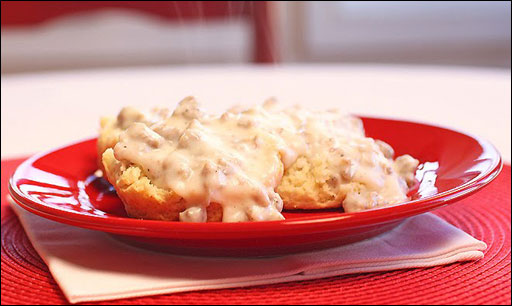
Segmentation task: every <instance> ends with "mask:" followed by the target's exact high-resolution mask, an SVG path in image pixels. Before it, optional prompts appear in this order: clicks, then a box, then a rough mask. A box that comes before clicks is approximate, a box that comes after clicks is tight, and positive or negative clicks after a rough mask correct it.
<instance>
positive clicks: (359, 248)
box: [11, 201, 487, 303]
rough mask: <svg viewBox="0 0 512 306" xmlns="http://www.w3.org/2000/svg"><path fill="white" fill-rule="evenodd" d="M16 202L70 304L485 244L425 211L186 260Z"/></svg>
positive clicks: (418, 263) (421, 263)
mask: <svg viewBox="0 0 512 306" xmlns="http://www.w3.org/2000/svg"><path fill="white" fill-rule="evenodd" d="M11 204H12V207H13V208H14V210H15V212H16V214H17V215H18V217H19V219H20V221H21V224H22V226H23V227H24V229H25V231H26V233H27V235H28V237H29V239H30V241H31V242H32V245H33V246H34V248H35V249H36V251H37V252H38V253H39V255H40V256H41V257H42V259H43V260H44V261H45V262H46V264H47V265H48V268H49V270H50V272H51V274H52V275H53V277H54V279H55V280H56V282H57V283H58V284H59V286H60V288H61V289H62V291H63V293H64V295H65V296H66V297H67V299H68V300H69V301H70V302H71V303H78V302H85V301H100V300H110V299H119V298H127V297H137V296H148V295H155V294H164V293H175V292H184V291H193V290H206V289H218V288H233V287H243V286H253V285H263V284H274V283H282V282H290V281H297V280H309V279H317V278H323V277H330V276H336V275H342V274H349V273H362V272H374V271H385V270H395V269H405V268H419V267H431V266H436V265H444V264H449V263H453V262H457V261H469V260H477V259H480V258H482V257H483V253H482V251H483V250H485V249H486V247H487V246H486V244H485V243H484V242H482V241H479V240H476V239H475V238H473V237H471V236H470V235H468V234H466V233H465V232H463V231H462V230H460V229H458V228H456V227H454V226H452V225H450V224H449V223H447V222H445V221H444V220H442V219H440V218H439V217H437V216H435V215H433V214H429V213H427V214H423V215H419V216H415V217H412V218H409V219H407V220H405V221H404V222H402V223H401V224H400V225H399V226H397V227H396V228H395V229H393V230H391V231H389V232H387V233H384V234H381V235H380V236H377V237H374V238H371V239H368V240H364V241H361V242H357V243H353V244H350V245H345V246H340V247H336V248H332V249H327V250H321V251H315V252H311V253H301V254H290V255H286V256H278V257H267V258H208V257H188V256H180V255H171V254H167V253H158V252H154V251H149V250H144V249H139V248H136V247H132V246H129V245H126V244H124V243H122V242H119V241H117V240H115V239H114V238H112V237H111V236H110V235H108V234H106V233H103V232H99V231H94V230H88V229H83V228H79V227H73V226H69V225H65V224H61V223H57V222H54V221H50V220H47V219H44V218H42V217H39V216H37V215H34V214H31V213H30V212H28V211H26V210H24V209H23V208H21V207H19V206H18V205H17V204H14V203H13V202H12V201H11Z"/></svg>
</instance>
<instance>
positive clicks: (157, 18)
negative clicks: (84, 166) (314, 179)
mask: <svg viewBox="0 0 512 306" xmlns="http://www.w3.org/2000/svg"><path fill="white" fill-rule="evenodd" d="M1 14H2V15H1V39H2V48H1V76H2V84H1V89H2V90H1V96H2V103H1V109H2V112H1V117H2V120H1V125H2V129H1V133H2V137H1V141H2V146H1V151H2V157H3V158H5V157H6V156H20V155H28V154H33V153H34V152H38V151H42V150H46V149H50V148H53V147H56V146H60V145H63V144H65V143H67V142H71V141H76V140H77V139H81V138H85V137H94V136H95V135H96V133H97V130H98V118H100V117H101V116H105V115H115V114H116V113H117V112H118V111H119V109H120V108H121V107H123V106H126V105H132V106H134V107H137V108H141V109H146V108H149V107H151V106H155V105H161V106H166V107H169V108H171V109H172V108H174V105H175V104H176V103H177V102H178V101H180V100H181V99H182V98H183V97H185V96H188V95H194V96H196V97H197V98H198V100H199V101H200V103H201V105H202V106H203V107H204V108H205V109H206V111H208V112H214V113H217V112H221V111H223V110H225V109H226V108H228V107H230V106H232V105H234V104H248V105H249V104H257V103H261V102H262V101H263V100H264V99H266V98H268V97H276V98H277V99H278V100H279V101H280V103H282V104H283V105H291V104H296V103H299V104H302V105H305V106H314V107H315V108H318V109H328V108H334V107H335V108H340V109H341V110H343V111H345V112H351V113H353V114H360V115H367V116H375V117H388V118H389V117H391V118H397V119H403V120H412V121H420V122H428V123H432V124H437V125H443V126H446V127H451V128H455V129H458V130H462V131H466V132H469V133H474V134H476V135H480V136H482V137H484V138H486V139H489V140H490V141H491V142H492V143H494V144H495V145H496V146H497V147H498V148H499V150H500V151H501V152H502V154H503V156H504V158H505V160H507V161H510V156H511V144H510V141H511V109H510V108H511V103H510V102H511V96H510V95H511V77H510V54H511V39H510V31H511V3H510V1H442V2H441V1H439V2H437V1H406V2H402V1H334V2H333V1H329V2H327V1H326V2H322V1H300V2H299V1H62V2H59V1H1ZM63 127H65V128H63Z"/></svg>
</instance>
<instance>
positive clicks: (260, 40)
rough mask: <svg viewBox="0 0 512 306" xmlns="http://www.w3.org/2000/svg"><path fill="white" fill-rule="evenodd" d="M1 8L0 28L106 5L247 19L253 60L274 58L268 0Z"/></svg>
mask: <svg viewBox="0 0 512 306" xmlns="http://www.w3.org/2000/svg"><path fill="white" fill-rule="evenodd" d="M1 7H2V20H1V24H2V27H4V26H8V27H14V26H35V25H37V24H39V23H42V22H45V21H47V20H51V19H54V18H58V17H60V16H64V15H72V14H77V13H82V12H92V11H99V10H102V9H106V8H117V9H127V10H137V11H139V12H144V13H147V14H152V15H154V16H156V17H159V18H163V19H165V20H175V19H188V20H193V19H201V20H208V19H214V18H248V19H249V20H250V22H251V24H252V28H253V31H254V47H255V48H254V50H253V52H254V53H253V61H254V62H256V63H274V62H276V61H277V54H276V52H277V48H276V47H275V46H276V44H275V43H276V42H275V41H274V35H273V31H272V26H271V24H270V16H269V13H270V11H269V2H268V1H2V2H1Z"/></svg>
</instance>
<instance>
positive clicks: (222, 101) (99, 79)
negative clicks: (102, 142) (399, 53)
mask: <svg viewBox="0 0 512 306" xmlns="http://www.w3.org/2000/svg"><path fill="white" fill-rule="evenodd" d="M510 84H511V81H510V70H499V69H483V68H442V67H431V66H424V67H422V66H418V67H414V66H385V65H383V66H378V65H305V66H200V67H193V66H192V67H182V68H168V67H162V68H124V69H121V68H120V69H108V70H107V69H106V70H90V71H70V72H60V73H42V74H26V75H15V76H2V88H1V89H2V90H1V92H2V93H1V95H2V105H1V107H2V115H1V117H2V118H1V119H2V120H1V125H2V158H7V157H17V156H20V155H29V154H33V153H35V152H38V151H41V150H46V149H50V148H54V147H56V146H60V145H63V144H66V143H69V142H73V141H76V140H77V139H81V138H85V137H89V136H94V135H95V134H96V133H97V130H98V125H99V124H98V119H99V117H100V116H104V115H112V116H114V115H116V114H117V113H118V112H119V110H120V108H121V107H122V106H125V105H133V106H136V107H142V108H144V107H145V108H148V107H151V106H155V105H167V106H170V107H174V106H175V105H176V104H177V103H178V102H179V101H180V100H181V99H182V98H184V97H185V96H187V95H195V96H196V97H197V98H198V99H199V101H200V103H202V105H203V106H204V107H205V108H206V109H207V110H208V111H213V112H220V111H222V110H225V109H226V108H227V107H229V106H232V105H233V104H235V103H240V104H257V103H261V102H262V101H263V100H264V99H266V98H268V97H272V96H274V97H276V98H277V99H278V100H279V101H281V102H282V103H283V104H285V105H291V104H295V103H298V104H301V105H306V106H308V105H309V106H314V107H315V108H319V109H327V108H332V107H338V108H340V109H342V110H343V111H346V112H351V113H355V114H361V115H368V116H378V117H392V118H399V119H404V120H414V121H420V122H427V123H433V124H438V125H443V126H447V127H450V128H455V129H458V130H462V131H466V132H469V133H473V134H476V135H479V136H482V137H484V138H486V139H488V140H490V141H491V142H492V143H493V144H495V145H496V146H497V148H498V149H499V150H500V151H501V153H502V155H503V157H504V159H505V160H506V161H508V162H510V160H511V159H510V156H511V151H510V146H511V142H510V138H511V130H510V124H511V123H510V122H511V117H510V116H511V105H510V101H511V85H510Z"/></svg>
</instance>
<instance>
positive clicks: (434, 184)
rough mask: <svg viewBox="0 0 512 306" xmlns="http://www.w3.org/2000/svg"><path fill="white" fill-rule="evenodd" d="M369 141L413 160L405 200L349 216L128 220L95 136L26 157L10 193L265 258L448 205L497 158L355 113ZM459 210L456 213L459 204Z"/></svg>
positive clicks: (95, 225)
mask: <svg viewBox="0 0 512 306" xmlns="http://www.w3.org/2000/svg"><path fill="white" fill-rule="evenodd" d="M363 121H364V126H365V129H366V133H367V135H368V136H370V137H374V138H377V139H381V140H384V141H386V142H387V143H389V144H391V146H392V147H393V148H394V149H395V152H396V154H397V155H401V154H406V153H407V154H411V155H412V156H414V157H416V158H418V159H419V160H420V162H421V165H420V167H419V169H418V170H417V172H416V178H417V180H418V184H417V186H415V188H413V189H412V190H411V191H410V196H411V198H412V200H411V201H409V202H405V203H402V204H398V205H395V206H391V207H385V208H378V209H372V210H367V211H362V212H356V213H344V212H343V211H341V210H323V211H285V212H284V213H283V215H284V216H285V218H286V220H283V221H265V222H241V223H218V222H214V223H183V222H169V221H154V220H139V219H132V218H128V217H127V216H126V213H125V211H124V209H123V205H122V203H121V201H120V200H119V198H118V197H117V196H116V194H115V191H114V190H113V188H112V187H111V186H110V185H109V184H108V183H107V182H106V181H105V180H103V179H102V178H98V177H96V176H95V175H94V172H95V171H96V169H97V166H96V139H90V140H86V141H82V142H78V143H75V144H71V145H68V146H65V147H62V148H59V149H56V150H52V151H49V152H46V153H43V154H39V155H37V156H34V157H32V158H30V159H28V160H27V161H25V162H24V163H23V164H21V165H20V166H19V168H18V169H17V170H16V172H15V173H14V175H13V176H12V178H11V180H10V184H9V190H10V193H11V195H12V197H13V199H14V200H15V201H16V202H17V203H18V204H19V205H20V206H22V207H23V208H25V209H26V210H28V211H30V212H32V213H35V214H37V215H40V216H42V217H45V218H48V219H51V220H55V221H58V222H62V223H66V224H70V225H73V226H80V227H84V228H89V229H94V230H99V231H104V232H107V233H111V234H114V236H115V237H117V238H119V239H121V240H123V241H127V242H130V243H133V244H137V245H140V246H144V247H151V248H156V249H160V250H165V251H170V252H175V253H186V254H194V255H208V256H256V255H258V256H261V255H263V256H269V255H277V254H286V253H293V252H303V251H310V250H315V249H321V248H327V247H333V246H337V245H341V244H345V243H350V242H354V241H358V240H362V239H366V238H369V237H372V236H375V235H377V234H380V233H382V232H385V231H388V230H390V229H392V228H393V227H395V226H396V225H398V224H399V223H400V222H401V221H402V220H404V219H405V218H407V217H411V216H414V215H418V214H421V213H424V212H427V211H430V210H432V209H434V208H438V207H441V206H443V205H446V204H450V203H453V202H455V201H457V200H460V199H461V198H463V197H465V196H468V195H469V194H471V193H473V192H475V191H477V190H478V189H480V188H482V187H483V186H485V185H486V184H487V183H489V182H490V181H491V180H492V179H494V178H495V177H496V176H497V175H498V173H499V172H500V170H501V167H502V162H501V158H500V155H499V153H498V152H497V150H496V149H495V148H494V146H492V145H491V144H490V143H488V142H487V141H485V140H482V139H479V138H477V137H475V136H470V135H467V134H464V133H460V132H456V131H453V130H449V129H445V128H441V127H436V126H431V125H425V124H419V123H413V122H405V121H396V120H388V119H376V118H363ZM460 209H464V206H461V207H460Z"/></svg>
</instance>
